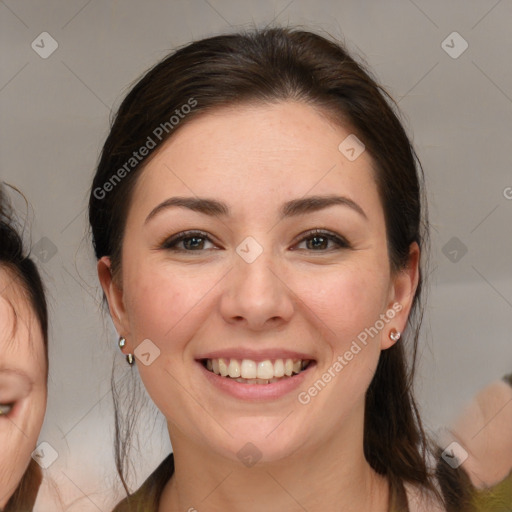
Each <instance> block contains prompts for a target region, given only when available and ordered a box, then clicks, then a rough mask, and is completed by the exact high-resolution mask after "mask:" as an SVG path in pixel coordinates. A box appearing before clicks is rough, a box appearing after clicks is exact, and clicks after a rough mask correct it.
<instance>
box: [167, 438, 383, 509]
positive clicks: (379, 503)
mask: <svg viewBox="0 0 512 512" xmlns="http://www.w3.org/2000/svg"><path fill="white" fill-rule="evenodd" d="M360 431H361V432H362V429H361V430H360ZM170 432H171V431H170ZM356 432H357V430H356ZM345 434H346V432H345ZM359 437H360V438H359V439H358V442H354V437H352V438H351V437H350V436H347V437H345V436H343V439H344V441H343V442H342V439H341V438H342V436H338V437H337V438H335V439H331V440H330V442H327V443H324V444H323V445H322V446H314V447H311V448H309V449H304V448H301V449H299V450H297V451H295V452H294V453H293V454H291V455H289V456H288V457H286V458H284V459H280V460H278V461H274V462H268V463H265V464H261V463H258V464H257V465H255V466H253V467H250V468H247V467H244V466H243V465H241V464H240V463H237V462H234V461H232V460H230V459H227V458H224V457H221V456H219V455H218V454H216V453H208V452H207V451H205V450H204V448H202V447H198V446H197V445H194V444H192V443H190V440H189V439H187V438H186V437H185V436H182V435H180V432H176V431H172V432H171V440H172V445H173V448H174V461H175V473H174V475H173V477H172V478H171V479H170V480H169V482H168V483H167V485H166V487H165V489H164V492H163V495H162V498H161V501H160V507H159V511H160V512H174V511H190V512H193V511H201V512H203V511H204V512H225V511H227V510H228V511H231V510H244V511H245V512H260V511H261V510H265V511H268V512H282V511H283V510H286V511H290V512H295V511H297V512H303V511H304V510H307V511H308V512H316V511H322V512H323V511H325V510H337V511H344V512H355V511H358V512H359V511H361V510H371V511H372V512H387V510H388V500H389V488H388V482H387V480H386V478H385V477H383V476H381V475H378V474H377V473H376V472H375V471H374V470H373V469H372V468H371V467H370V465H369V464H368V463H367V461H366V459H365V457H364V454H363V444H362V435H360V436H359ZM347 440H348V441H347Z"/></svg>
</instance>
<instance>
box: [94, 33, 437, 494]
mask: <svg viewBox="0 0 512 512" xmlns="http://www.w3.org/2000/svg"><path fill="white" fill-rule="evenodd" d="M191 98H192V99H193V100H194V103H195V104H196V106H195V107H194V108H193V109H191V111H190V112H189V113H187V115H185V116H181V117H182V118H181V119H180V121H179V124H177V125H176V126H174V127H173V128H172V129H170V128H169V126H168V125H167V126H168V130H167V131H168V133H167V131H165V132H164V133H163V135H162V136H161V141H159V143H158V144H157V145H156V147H155V148H154V149H152V151H151V152H150V153H149V154H148V156H146V157H145V158H141V160H140V163H138V164H137V165H134V166H133V168H131V169H129V172H122V173H119V170H120V169H122V168H123V166H124V169H125V171H126V169H127V167H126V163H127V162H128V161H130V158H131V157H132V155H133V153H134V152H137V151H138V149H139V148H141V147H142V146H144V145H146V144H147V140H148V137H151V138H152V139H155V136H154V131H155V128H157V127H158V126H161V125H162V124H165V123H166V122H167V123H168V121H169V119H170V117H171V116H172V115H173V114H174V113H175V111H176V110H179V109H180V108H181V107H182V105H186V104H187V103H188V102H189V101H190V99H191ZM283 101H295V102H302V103H304V104H307V105H310V106H311V107H313V108H315V109H316V110H317V111H318V112H319V113H320V114H322V115H324V116H325V117H326V118H327V119H329V120H330V121H331V122H333V123H336V124H337V125H339V126H341V127H343V128H344V129H346V130H349V131H350V132H351V133H354V134H355V135H356V136H357V137H358V138H359V139H360V140H361V141H362V142H363V143H364V145H365V147H366V151H368V153H369V154H370V155H371V157H372V159H373V164H374V165H373V167H374V174H375V179H376V182H377V187H378V192H379V195H380V199H381V201H382V206H383V209H384V214H385V222H386V229H387V240H388V252H389V260H390V264H391V269H392V271H393V272H395V273H396V272H399V271H400V270H401V269H403V268H404V267H406V266H407V264H408V261H409V249H410V246H411V244H412V243H413V242H417V243H418V245H419V246H420V248H421V253H422V258H421V259H422V263H421V264H422V270H421V271H420V279H419V285H418V288H417V291H416V295H415V297H414V303H413V308H412V311H411V315H410V318H409V324H408V326H407V329H406V330H405V335H404V338H402V341H401V342H400V343H396V344H395V345H394V346H393V347H391V348H389V349H388V350H385V351H383V352H382V353H381V356H380V360H379V363H378V367H377V370H376V372H375V376H374V378H373V380H372V382H371V384H370V386H369V389H368V391H367V393H366V406H365V424H364V453H365V457H366V459H367V460H368V462H369V464H370V465H371V467H372V468H373V469H374V470H375V471H376V472H378V473H379V474H382V475H386V476H387V477H388V478H389V479H390V481H391V483H392V484H394V485H399V484H400V483H404V482H410V483H412V484H418V485H419V486H421V487H422V488H423V489H425V490H429V491H432V492H433V493H436V489H435V485H434V480H433V471H431V468H429V466H428V464H427V460H428V459H427V458H428V457H429V455H431V454H432V452H433V446H432V443H431V442H430V441H429V439H428V436H427V435H426V433H425V431H424V429H423V427H422V423H421V420H420V415H419V412H418V407H417V405H416V402H415V399H414V396H413V391H412V382H413V376H414V373H415V365H416V352H417V344H418V336H419V329H420V325H421V321H422V316H423V309H424V308H423V307H422V306H421V304H420V297H421V295H422V289H423V287H424V286H423V280H424V275H425V269H424V267H425V264H426V255H427V254H428V252H429V249H428V246H429V241H428V231H429V230H428V220H427V217H428V215H427V211H426V203H425V201H424V197H425V194H424V190H423V180H424V177H423V170H422V167H421V164H420V162H419V160H418V158H417V156H416V153H415V151H414V149H413V147H412V145H411V142H410V140H409V138H408V136H407V134H406V132H405V130H404V128H403V126H402V124H401V122H400V120H399V114H398V108H397V106H396V103H395V102H394V101H393V100H392V98H391V97H390V95H389V94H388V93H387V92H386V91H385V90H384V89H383V88H382V87H381V86H380V85H378V84H377V82H376V80H375V79H374V78H373V77H372V76H371V74H370V72H369V71H367V70H366V67H365V65H363V64H360V63H357V62H356V61H355V60H354V58H352V57H351V55H350V54H349V53H348V52H347V50H346V49H345V47H344V45H343V44H342V43H340V42H338V41H336V40H334V38H331V39H328V38H327V37H324V36H321V35H318V34H315V33H313V32H309V31H304V30H301V29H297V28H283V27H271V28H268V29H253V30H248V31H245V32H240V33H236V34H229V35H219V36H215V37H210V38H207V39H202V40H199V41H196V42H193V43H190V44H187V45H185V46H182V47H180V48H178V49H177V50H176V51H174V52H173V53H171V54H170V55H168V56H167V57H166V58H164V59H163V60H162V61H161V62H159V63H158V64H156V65H155V66H154V67H153V68H151V69H150V70H149V71H148V72H146V74H145V75H144V76H143V77H142V78H141V79H140V80H139V81H138V82H137V83H136V84H135V85H134V86H133V88H132V89H131V90H130V92H129V93H128V94H127V96H126V97H125V98H124V100H123V101H122V103H121V105H120V107H119V109H118V111H117V114H116V115H115V117H114V119H113V121H112V124H111V129H110V133H109V135H108V137H107V139H106V141H105V143H104V146H103V150H102V152H101V156H100V159H99V163H98V166H97V170H96V173H95V176H94V180H93V184H92V188H91V194H90V199H89V221H90V225H91V231H92V241H93V246H94V250H95V254H96V257H97V258H98V259H99V258H101V257H102V256H109V257H110V258H111V262H112V274H113V276H114V279H116V277H117V276H118V275H119V270H120V269H121V266H122V261H121V247H122V242H123V233H124V229H125V223H126V219H127V214H128V210H129V208H130V202H131V197H132V193H133V190H134V185H135V184H136V182H137V180H138V178H139V177H140V175H141V171H142V170H143V169H144V166H145V165H146V164H147V163H148V162H149V161H150V159H151V158H152V156H154V155H155V154H156V152H157V150H158V148H159V147H160V146H161V145H162V144H163V143H165V142H166V140H168V139H169V138H170V137H171V136H172V135H173V134H174V133H176V132H177V131H178V130H179V129H180V128H182V127H183V126H184V125H185V124H186V123H189V122H190V121H191V120H193V119H195V118H197V117H198V116H201V115H203V114H206V113H209V112H214V111H215V110H216V109H222V108H223V107H236V106H245V105H265V104H275V103H277V102H283ZM187 110H190V109H187ZM160 131H162V130H160ZM340 142H341V141H340ZM121 175H122V179H119V177H120V176H121ZM106 184H108V186H107V187H105V185H106ZM107 189H108V192H105V190H107ZM404 343H406V344H407V345H408V349H409V350H408V352H409V353H410V357H409V359H408V358H407V357H406V350H405V349H404ZM408 361H409V362H408ZM114 397H117V398H119V395H117V394H116V393H114ZM129 400H130V402H129V404H128V406H133V403H134V401H133V397H129ZM120 405H121V404H120V402H119V401H116V402H115V410H116V420H115V421H116V446H115V449H116V465H117V470H118V473H119V476H120V478H121V481H122V483H123V485H124V487H125V489H126V491H127V493H128V494H129V491H128V487H127V485H126V481H125V469H126V467H127V464H126V458H127V453H128V450H129V446H128V443H127V442H126V441H127V438H126V434H128V437H129V436H130V435H131V431H130V427H129V426H128V427H126V425H125V426H123V419H122V414H121V410H120V409H121V407H120ZM133 412H134V411H133V409H132V410H131V411H130V416H129V417H130V418H133ZM121 432H123V435H121Z"/></svg>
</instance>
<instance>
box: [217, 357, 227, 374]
mask: <svg viewBox="0 0 512 512" xmlns="http://www.w3.org/2000/svg"><path fill="white" fill-rule="evenodd" d="M219 372H220V374H221V375H222V376H223V377H226V375H228V373H229V370H228V362H227V360H226V359H223V358H222V357H221V358H220V359H219Z"/></svg>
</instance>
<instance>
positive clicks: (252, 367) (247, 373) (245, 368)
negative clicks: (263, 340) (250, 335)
mask: <svg viewBox="0 0 512 512" xmlns="http://www.w3.org/2000/svg"><path fill="white" fill-rule="evenodd" d="M241 373H242V378H244V379H255V378H256V377H257V370H256V363H255V362H254V361H251V360H250V359H244V360H243V361H242V368H241Z"/></svg>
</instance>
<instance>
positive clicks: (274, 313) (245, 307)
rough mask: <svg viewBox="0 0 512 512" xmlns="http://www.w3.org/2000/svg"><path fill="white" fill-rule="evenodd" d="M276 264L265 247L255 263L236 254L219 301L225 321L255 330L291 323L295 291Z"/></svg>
mask: <svg viewBox="0 0 512 512" xmlns="http://www.w3.org/2000/svg"><path fill="white" fill-rule="evenodd" d="M275 263H276V262H275V261H272V255H271V254H270V251H265V250H264V251H263V252H262V253H261V254H260V256H258V258H257V259H256V260H255V261H253V262H252V263H248V262H247V261H245V260H244V259H243V258H241V257H240V256H238V254H235V255H234V265H233V268H232V270H231V271H230V272H229V273H228V274H227V276H226V278H227V279H226V280H225V281H224V289H223V293H222V297H221V304H220V310H221V314H222V316H223V318H224V319H225V321H226V322H228V323H230V324H235V325H241V326H244V327H246V328H248V329H251V330H254V331H259V330H264V329H267V328H269V327H273V328H277V327H281V326H282V325H284V324H286V323H287V322H289V320H290V318H291V317H292V315H293V312H294V301H293V292H292V291H291V290H290V288H289V287H288V286H287V285H286V282H285V280H284V279H283V276H282V272H279V271H276V270H274V267H276V264H275ZM280 274H281V275H280Z"/></svg>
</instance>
